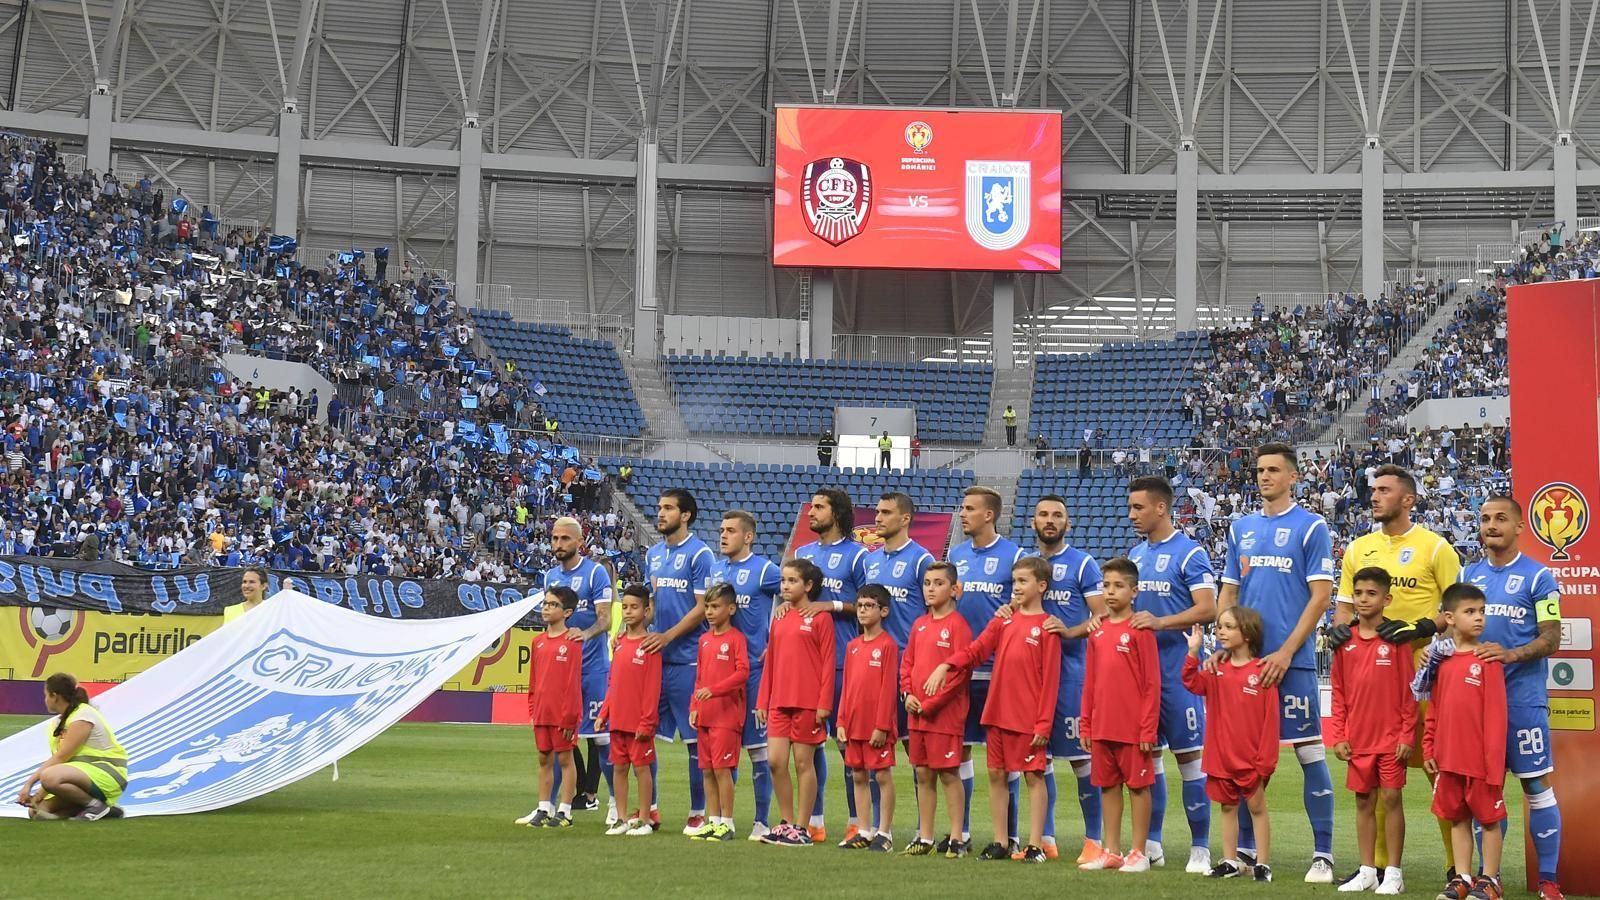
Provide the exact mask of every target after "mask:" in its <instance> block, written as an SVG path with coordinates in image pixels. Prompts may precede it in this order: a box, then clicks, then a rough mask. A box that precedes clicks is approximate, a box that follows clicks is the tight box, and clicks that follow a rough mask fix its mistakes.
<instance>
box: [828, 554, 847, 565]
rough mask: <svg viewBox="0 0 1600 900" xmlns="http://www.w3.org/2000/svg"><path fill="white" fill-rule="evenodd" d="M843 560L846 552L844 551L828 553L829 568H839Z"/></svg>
mask: <svg viewBox="0 0 1600 900" xmlns="http://www.w3.org/2000/svg"><path fill="white" fill-rule="evenodd" d="M841 562H844V554H843V553H830V554H828V568H830V569H837V568H839V563H841Z"/></svg>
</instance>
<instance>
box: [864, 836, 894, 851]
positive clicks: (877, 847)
mask: <svg viewBox="0 0 1600 900" xmlns="http://www.w3.org/2000/svg"><path fill="white" fill-rule="evenodd" d="M867 849H868V850H870V851H871V852H873V853H893V852H894V839H893V838H891V837H889V836H888V835H887V834H880V835H878V836H877V837H875V838H873V839H872V843H871V844H870V845H868V847H867Z"/></svg>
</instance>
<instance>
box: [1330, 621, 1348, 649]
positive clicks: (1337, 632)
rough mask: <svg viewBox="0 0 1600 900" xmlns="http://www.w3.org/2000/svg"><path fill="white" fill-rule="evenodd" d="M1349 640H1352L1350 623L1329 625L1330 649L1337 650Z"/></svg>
mask: <svg viewBox="0 0 1600 900" xmlns="http://www.w3.org/2000/svg"><path fill="white" fill-rule="evenodd" d="M1348 640H1350V626H1349V625H1348V624H1344V625H1330V626H1329V627H1328V649H1329V650H1337V649H1339V648H1340V647H1343V646H1344V645H1345V642H1346V641H1348Z"/></svg>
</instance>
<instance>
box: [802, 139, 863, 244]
mask: <svg viewBox="0 0 1600 900" xmlns="http://www.w3.org/2000/svg"><path fill="white" fill-rule="evenodd" d="M800 199H801V202H802V203H803V205H804V206H805V211H806V224H808V225H810V226H811V233H812V234H815V235H816V236H817V237H819V238H822V239H823V240H825V241H827V242H828V243H830V244H832V245H834V246H835V247H837V246H839V245H840V244H842V243H844V242H845V241H848V240H850V239H851V238H853V237H855V236H856V235H858V234H860V233H861V229H862V228H863V227H865V226H866V224H867V215H868V213H870V212H871V211H872V173H871V171H870V170H869V169H868V168H867V166H866V164H864V163H860V162H857V161H856V160H853V159H845V158H844V157H842V156H835V157H833V158H831V159H818V160H814V161H812V162H810V163H807V164H806V171H805V177H804V178H803V179H802V180H801V182H800Z"/></svg>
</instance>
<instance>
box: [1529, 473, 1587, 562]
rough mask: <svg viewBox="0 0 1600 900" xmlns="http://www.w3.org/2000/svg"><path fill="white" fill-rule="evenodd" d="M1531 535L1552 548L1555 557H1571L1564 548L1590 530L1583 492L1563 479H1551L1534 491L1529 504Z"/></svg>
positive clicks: (1574, 542) (1554, 558) (1552, 556)
mask: <svg viewBox="0 0 1600 900" xmlns="http://www.w3.org/2000/svg"><path fill="white" fill-rule="evenodd" d="M1528 515H1529V519H1530V520H1531V524H1532V525H1533V536H1534V537H1536V538H1538V539H1539V543H1541V544H1544V545H1545V546H1546V547H1549V548H1550V549H1551V550H1553V551H1555V552H1553V553H1551V554H1550V558H1551V559H1552V560H1556V561H1563V560H1568V559H1571V558H1572V557H1571V556H1569V555H1568V554H1567V548H1568V547H1571V546H1572V545H1573V544H1576V543H1577V542H1578V541H1580V540H1582V539H1583V535H1584V532H1586V531H1588V530H1589V501H1588V500H1585V499H1584V496H1583V492H1582V491H1579V490H1578V489H1577V488H1575V487H1573V486H1572V485H1570V484H1567V483H1566V482H1564V481H1552V482H1551V483H1549V484H1547V485H1545V486H1544V487H1542V488H1539V490H1538V491H1537V492H1536V493H1535V494H1534V495H1533V502H1532V503H1530V504H1528Z"/></svg>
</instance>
